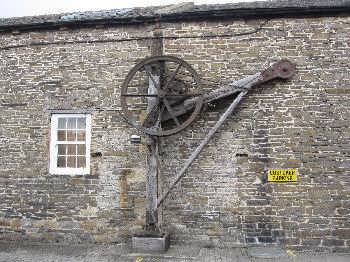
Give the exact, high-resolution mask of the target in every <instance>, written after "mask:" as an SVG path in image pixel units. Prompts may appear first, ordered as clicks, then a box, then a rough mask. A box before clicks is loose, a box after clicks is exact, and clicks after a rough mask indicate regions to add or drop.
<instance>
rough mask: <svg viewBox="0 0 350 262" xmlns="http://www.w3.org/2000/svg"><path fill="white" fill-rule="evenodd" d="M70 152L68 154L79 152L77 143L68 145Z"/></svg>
mask: <svg viewBox="0 0 350 262" xmlns="http://www.w3.org/2000/svg"><path fill="white" fill-rule="evenodd" d="M67 146H68V154H67V155H76V154H77V145H67Z"/></svg>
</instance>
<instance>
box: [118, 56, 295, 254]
mask: <svg viewBox="0 0 350 262" xmlns="http://www.w3.org/2000/svg"><path fill="white" fill-rule="evenodd" d="M139 73H143V74H144V75H145V76H146V78H147V82H148V86H147V88H146V89H147V91H145V90H144V89H142V88H141V89H140V90H139V89H138V88H136V89H135V86H132V85H131V84H130V83H132V82H133V81H134V78H135V76H136V75H137V74H139ZM294 74H295V65H294V64H293V63H291V62H290V61H288V60H280V61H279V62H277V63H275V64H273V65H272V66H271V67H269V68H267V69H266V70H264V71H262V72H259V73H256V74H254V75H250V76H247V77H245V78H243V79H241V80H238V81H234V82H232V83H230V84H228V85H226V86H224V87H221V88H219V89H217V90H214V91H212V92H210V93H207V94H202V93H200V92H198V90H201V89H200V88H198V87H199V85H200V81H199V77H198V75H197V73H196V72H195V70H194V69H193V68H192V67H191V66H190V65H189V64H188V63H186V62H185V61H183V60H181V59H179V58H176V57H172V56H155V57H150V58H147V59H145V60H143V61H141V62H140V63H139V64H137V65H136V66H135V67H134V68H133V69H132V70H131V71H130V72H129V74H128V76H127V77H126V79H125V81H124V83H123V87H122V94H121V97H122V99H121V105H122V109H123V112H124V116H125V119H126V121H128V123H130V124H131V125H132V126H133V127H135V128H137V129H139V130H141V131H143V132H144V133H146V135H147V136H148V141H147V148H148V151H147V175H146V230H147V231H148V232H149V234H150V235H152V232H153V233H157V232H158V231H157V229H158V228H157V222H158V214H157V209H158V208H159V206H160V205H161V204H162V203H163V201H164V200H165V199H166V198H167V196H168V195H169V194H170V192H171V190H172V189H173V188H174V187H175V186H176V184H177V183H178V182H179V181H180V180H181V178H182V177H184V176H185V174H186V171H187V170H188V168H189V167H190V166H191V164H192V163H193V162H194V161H195V160H196V158H197V157H198V155H199V154H200V152H201V151H202V150H203V149H204V148H205V146H206V145H207V144H208V143H209V141H210V140H211V138H212V137H213V136H214V134H215V133H216V132H217V131H218V130H219V128H220V127H221V126H222V124H223V123H224V121H225V120H226V119H227V118H228V117H229V116H230V115H231V114H232V112H233V111H234V109H235V108H236V107H237V106H238V104H239V103H240V102H241V100H242V99H243V97H244V96H245V95H246V94H247V93H248V92H249V90H250V89H252V88H253V87H255V86H258V85H260V84H262V83H265V82H267V81H270V80H273V79H276V78H280V79H288V78H290V77H292V76H293V75H294ZM231 95H233V97H234V99H233V101H232V103H231V104H230V105H229V106H228V108H227V109H226V111H225V112H224V114H223V115H222V116H221V117H220V118H219V120H218V121H217V123H216V124H215V125H214V126H213V127H212V128H211V130H210V131H209V133H208V134H207V135H206V137H205V138H204V139H203V141H202V142H201V143H200V144H199V145H198V147H197V148H196V150H195V151H194V152H193V153H192V154H191V156H190V157H189V159H188V160H187V161H185V163H184V166H183V168H182V169H181V170H180V172H179V173H178V174H176V176H175V179H174V180H173V182H172V183H171V184H170V186H169V188H168V189H167V190H166V191H165V192H163V194H162V195H161V196H158V191H157V187H158V180H157V177H158V174H159V167H158V151H159V149H158V144H159V143H158V142H159V141H158V139H159V137H162V136H169V135H172V134H175V133H178V132H180V131H181V130H183V129H185V128H186V127H187V126H188V125H190V124H191V123H192V122H193V121H194V119H195V117H197V116H198V114H199V113H200V111H201V108H202V104H203V103H210V102H214V101H216V100H219V99H221V98H224V97H227V96H231ZM128 98H130V99H134V98H135V99H136V100H135V101H136V105H135V104H132V105H130V104H128V102H127V99H128ZM143 100H145V101H146V105H147V110H146V111H147V115H146V117H145V118H144V120H143V121H142V122H141V123H139V122H135V121H134V120H133V119H135V118H133V114H134V113H135V112H138V111H137V110H135V109H133V108H134V107H135V106H137V105H141V104H142V103H141V102H142V101H143ZM130 108H132V109H133V110H130ZM136 119H139V118H137V117H136ZM152 236H153V238H152V237H151V238H139V239H136V240H135V241H136V242H133V243H136V244H135V246H139V247H144V248H145V249H146V250H147V248H148V249H149V248H151V247H154V248H155V249H157V248H160V249H157V250H158V251H160V250H161V248H166V247H167V246H168V244H169V239H168V240H167V241H165V238H163V236H160V235H159V237H158V238H157V237H154V236H155V234H153V235H152ZM137 241H139V242H137ZM137 243H139V245H138V244H137ZM166 243H167V244H166ZM153 251H154V250H153Z"/></svg>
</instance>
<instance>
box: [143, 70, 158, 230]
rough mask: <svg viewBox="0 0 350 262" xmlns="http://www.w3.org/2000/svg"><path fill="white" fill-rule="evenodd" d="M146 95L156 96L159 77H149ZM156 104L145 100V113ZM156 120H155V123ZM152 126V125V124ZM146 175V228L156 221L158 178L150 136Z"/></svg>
mask: <svg viewBox="0 0 350 262" xmlns="http://www.w3.org/2000/svg"><path fill="white" fill-rule="evenodd" d="M149 78H150V79H149V81H148V82H149V86H148V94H157V92H158V89H157V85H159V79H160V78H159V76H157V75H150V77H149ZM155 104H157V98H154V97H148V98H147V112H148V113H149V112H150V111H151V110H152V109H153V108H154V105H155ZM156 120H157V119H155V121H156ZM152 124H154V123H152ZM147 149H148V150H147V174H146V226H147V227H148V226H154V225H155V224H156V223H157V221H158V215H157V211H156V206H157V196H158V192H157V184H158V181H157V176H158V159H157V158H158V137H156V136H150V137H149V139H148V144H147Z"/></svg>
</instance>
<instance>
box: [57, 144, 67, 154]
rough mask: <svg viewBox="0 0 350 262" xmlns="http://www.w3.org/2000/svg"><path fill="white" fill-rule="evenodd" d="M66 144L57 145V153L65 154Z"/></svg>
mask: <svg viewBox="0 0 350 262" xmlns="http://www.w3.org/2000/svg"><path fill="white" fill-rule="evenodd" d="M66 147H67V146H66V145H58V154H59V155H66Z"/></svg>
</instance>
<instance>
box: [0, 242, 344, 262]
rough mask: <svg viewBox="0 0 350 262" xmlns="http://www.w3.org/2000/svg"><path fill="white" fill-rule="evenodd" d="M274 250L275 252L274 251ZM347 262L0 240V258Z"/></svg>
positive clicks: (21, 261)
mask: <svg viewBox="0 0 350 262" xmlns="http://www.w3.org/2000/svg"><path fill="white" fill-rule="evenodd" d="M276 250H277V252H276ZM90 261H91V262H112V261H113V262H131V261H132V262H169V261H175V262H180V261H181V262H186V261H194V262H212V261H214V262H216V261H218V262H229V261H230V262H231V261H234V262H250V261H252V262H262V261H265V262H277V261H278V262H285V261H294V262H350V253H315V252H304V253H296V252H286V251H285V250H282V249H279V250H278V249H276V248H273V249H271V250H270V249H268V248H263V249H262V248H259V250H251V249H249V248H230V249H229V248H227V249H219V248H199V247H189V246H172V247H171V248H170V249H169V251H168V252H166V253H164V254H158V255H155V254H153V255H151V254H140V253H133V252H132V250H131V249H130V247H128V246H125V245H124V246H121V245H115V246H103V245H91V246H59V245H23V244H21V245H15V244H13V243H11V244H8V243H0V262H90Z"/></svg>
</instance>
